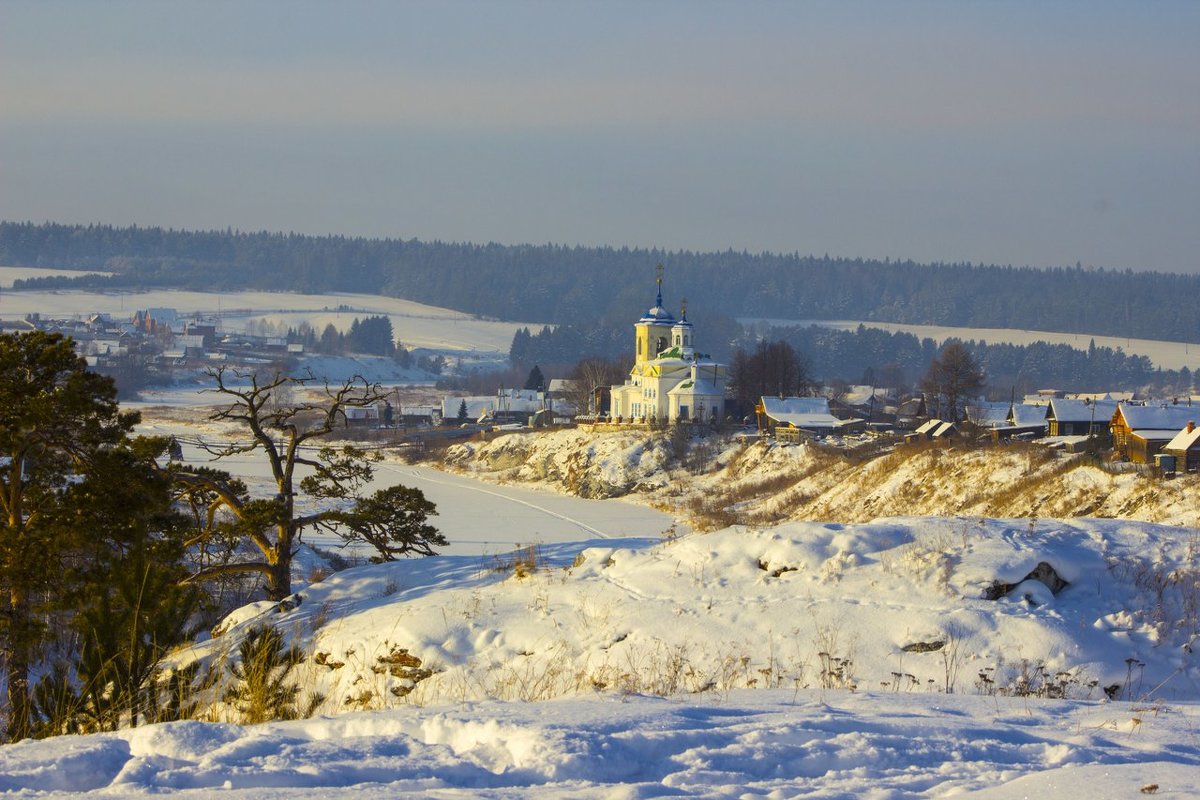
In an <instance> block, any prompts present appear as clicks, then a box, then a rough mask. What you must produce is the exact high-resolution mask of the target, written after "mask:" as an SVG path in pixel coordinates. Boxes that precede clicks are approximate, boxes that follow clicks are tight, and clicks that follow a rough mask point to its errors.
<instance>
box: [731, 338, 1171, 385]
mask: <svg viewBox="0 0 1200 800" xmlns="http://www.w3.org/2000/svg"><path fill="white" fill-rule="evenodd" d="M763 338H765V339H766V340H772V341H774V340H779V341H785V342H787V343H788V344H790V345H791V346H792V347H793V348H794V349H795V350H796V352H797V353H799V354H800V356H801V358H802V359H804V361H805V364H806V367H807V371H808V372H809V373H810V374H811V375H812V376H814V378H815V379H817V380H821V381H824V382H826V383H828V382H834V381H847V382H850V383H860V382H861V383H867V384H875V385H880V386H883V385H887V386H893V387H896V388H911V387H912V386H914V385H915V384H916V382H917V380H918V379H919V378H920V377H921V375H923V374H924V373H925V372H926V370H927V369H928V368H929V365H930V363H932V361H933V359H934V358H936V357H937V355H938V353H939V352H940V351H941V349H942V347H943V346H944V345H945V344H946V342H937V341H935V340H933V339H931V338H923V339H922V338H918V337H916V336H914V335H913V334H911V333H904V332H896V333H891V332H888V331H885V330H882V329H879V328H867V327H864V326H859V327H858V328H857V329H856V330H842V329H837V328H828V327H823V326H817V325H813V326H807V327H772V328H768V329H767V330H766V331H765V332H764V333H763ZM947 341H950V340H947ZM963 344H965V346H966V347H967V350H968V351H969V352H970V353H971V355H972V356H973V357H974V359H975V361H976V362H977V363H978V364H979V365H980V366H981V367H982V368H983V370H984V372H985V374H986V376H987V385H988V387H989V389H990V391H991V392H992V393H993V394H997V395H1003V396H1005V397H1007V396H1008V393H1009V392H1010V391H1012V390H1015V391H1016V392H1017V393H1018V394H1024V393H1027V392H1032V391H1036V390H1037V389H1042V388H1050V387H1055V388H1060V389H1069V390H1073V391H1107V390H1112V389H1120V388H1127V389H1133V388H1153V389H1156V390H1161V391H1168V392H1174V393H1181V394H1182V393H1187V392H1188V391H1189V390H1190V388H1191V385H1192V374H1191V371H1190V370H1188V369H1187V368H1186V367H1185V368H1184V369H1182V370H1159V369H1155V367H1154V365H1153V364H1152V363H1151V361H1150V359H1148V358H1146V357H1145V356H1138V355H1129V354H1128V353H1125V352H1124V351H1123V350H1120V349H1114V348H1111V347H1097V346H1096V344H1095V342H1092V343H1090V345H1089V346H1088V348H1087V349H1086V350H1082V349H1078V348H1074V347H1071V346H1069V345H1065V344H1049V343H1047V342H1033V343H1031V344H1027V345H1020V344H992V343H987V342H977V341H967V342H964V343H963ZM745 349H747V350H749V349H751V346H750V345H747V346H746V348H745Z"/></svg>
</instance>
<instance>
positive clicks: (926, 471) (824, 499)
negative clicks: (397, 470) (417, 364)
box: [446, 429, 1200, 528]
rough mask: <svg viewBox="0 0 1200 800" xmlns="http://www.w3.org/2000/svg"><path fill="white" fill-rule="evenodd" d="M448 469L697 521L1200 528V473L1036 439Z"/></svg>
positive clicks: (499, 462)
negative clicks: (1167, 471) (1074, 452)
mask: <svg viewBox="0 0 1200 800" xmlns="http://www.w3.org/2000/svg"><path fill="white" fill-rule="evenodd" d="M446 458H447V463H448V464H449V465H450V466H451V467H453V468H455V469H459V470H462V471H465V472H468V473H470V474H473V475H476V476H479V477H482V478H485V479H488V480H495V481H512V482H523V483H537V484H541V485H544V486H548V487H553V488H555V489H556V490H558V491H566V492H570V493H572V494H579V495H581V496H584V497H620V496H624V495H631V496H634V497H638V498H640V499H642V500H644V501H646V502H649V503H652V504H654V505H656V506H658V507H661V508H664V509H670V510H672V511H673V512H675V513H677V514H679V515H680V516H682V517H685V518H690V519H691V520H692V521H693V522H695V523H696V524H697V525H698V526H699V527H702V528H703V527H708V528H713V527H722V526H724V525H726V524H730V523H733V522H742V523H748V524H759V525H766V524H773V523H775V522H779V521H783V520H788V519H811V520H822V521H834V522H868V521H870V520H873V519H876V518H878V517H887V516H895V515H900V514H903V515H922V516H954V515H972V516H988V517H1004V518H1015V517H1056V518H1071V517H1104V518H1114V519H1136V520H1144V521H1148V522H1160V523H1165V524H1177V525H1187V526H1197V525H1200V503H1197V502H1196V500H1195V498H1196V496H1197V493H1198V492H1200V477H1198V476H1196V475H1183V476H1180V477H1179V478H1177V479H1175V480H1170V481H1163V480H1152V479H1150V478H1148V477H1146V476H1144V475H1142V474H1140V473H1138V472H1135V471H1129V470H1127V469H1125V468H1124V467H1122V466H1121V465H1115V466H1112V467H1109V466H1103V465H1100V464H1097V463H1096V462H1094V461H1090V460H1088V459H1087V458H1086V457H1083V456H1071V455H1064V454H1055V452H1054V451H1050V450H1047V449H1046V448H1043V447H1040V446H1038V445H1032V444H1016V445H1011V446H1006V447H986V448H963V447H954V446H951V447H945V446H941V445H932V444H926V445H918V446H900V447H897V448H895V449H894V450H893V451H891V452H890V453H887V454H885V455H883V456H880V457H877V458H874V459H866V460H864V459H860V458H855V457H853V456H852V455H847V454H846V453H845V452H841V451H836V450H832V449H829V448H823V447H820V446H817V445H814V444H799V445H788V444H784V445H780V444H774V443H761V442H757V441H752V442H746V441H742V440H736V439H728V438H726V439H715V438H714V439H697V440H690V441H683V442H681V441H679V440H673V439H672V438H671V437H669V436H667V435H664V434H659V433H653V434H652V433H646V432H628V431H618V432H605V433H600V434H593V433H591V432H590V431H585V430H579V429H577V430H564V431H556V432H550V433H526V434H511V435H507V436H501V437H498V438H496V439H494V440H491V441H488V442H471V443H467V444H461V445H456V446H455V447H453V448H451V449H450V450H449V451H448V453H447V457H446Z"/></svg>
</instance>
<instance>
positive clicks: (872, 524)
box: [0, 420, 1200, 800]
mask: <svg viewBox="0 0 1200 800" xmlns="http://www.w3.org/2000/svg"><path fill="white" fill-rule="evenodd" d="M159 424H162V425H167V426H168V427H169V425H170V424H172V423H170V422H169V421H166V420H164V421H162V422H161V423H159ZM214 433H215V431H214ZM451 456H452V457H453V459H454V461H455V464H456V465H457V467H458V468H459V469H463V470H465V471H469V472H473V473H475V474H482V475H485V476H487V477H489V478H490V479H492V480H493V481H497V480H508V481H514V482H520V483H521V484H522V486H521V492H522V499H521V502H522V503H525V504H526V505H529V503H530V501H529V499H528V494H529V488H528V486H527V485H525V484H526V483H527V482H528V483H531V484H535V485H536V484H540V485H541V487H542V492H543V493H546V496H547V497H549V494H548V493H549V492H551V491H553V492H556V493H558V494H559V497H558V499H560V500H563V501H565V500H568V499H570V498H565V497H562V493H564V492H568V491H569V492H574V493H578V494H582V495H590V496H614V495H623V494H628V495H630V496H631V497H637V498H640V499H643V500H647V501H649V502H651V503H653V504H656V505H658V506H661V507H664V508H671V509H674V510H676V511H677V512H678V513H680V515H681V519H680V524H679V525H678V526H677V527H675V528H668V529H667V531H666V532H665V533H664V534H662V535H656V536H645V535H639V536H628V537H627V538H617V537H619V536H621V535H622V534H621V533H620V531H621V530H622V526H623V525H624V524H625V523H624V520H625V519H626V517H625V515H626V514H627V511H626V510H625V509H627V508H628V507H629V506H628V504H627V503H623V502H620V501H615V502H613V507H614V511H613V513H612V519H611V524H605V523H603V522H602V521H599V520H593V521H592V522H591V523H589V524H590V525H591V526H592V527H593V528H594V529H595V530H596V531H597V534H598V535H599V536H607V537H613V538H594V539H590V540H586V541H578V538H579V535H580V527H579V524H578V523H577V521H575V520H573V519H571V518H570V517H569V515H567V514H562V513H556V514H554V515H553V516H547V517H546V519H547V520H549V522H547V523H545V524H544V525H543V527H541V528H540V529H539V530H538V531H537V532H536V535H532V534H533V533H534V532H532V531H527V533H530V534H531V535H530V536H528V537H527V538H526V539H524V540H525V541H538V540H540V541H541V542H542V544H540V545H533V546H530V547H527V548H523V549H520V550H517V551H515V552H510V553H501V554H497V555H483V556H481V555H445V556H436V557H431V558H424V559H417V560H410V561H401V562H397V563H391V564H381V565H374V566H364V567H358V568H354V569H349V570H344V571H341V572H337V573H333V574H331V575H328V576H326V577H324V578H323V579H320V578H321V575H320V573H319V571H317V570H310V569H306V568H301V569H300V570H299V571H298V572H297V575H296V578H297V581H296V584H295V585H296V588H297V592H296V594H295V595H293V596H292V597H290V598H288V600H286V601H285V602H284V603H272V602H260V603H255V604H252V605H249V606H246V607H244V608H241V609H238V610H237V611H235V612H234V613H232V614H231V615H229V616H228V617H227V618H226V619H225V620H224V621H223V622H222V623H221V624H220V625H218V626H217V628H216V629H215V630H214V631H213V632H212V634H211V636H208V637H206V638H205V639H204V640H203V641H201V642H199V643H196V644H194V645H191V646H189V647H187V648H184V649H181V650H179V651H177V652H175V653H173V654H172V656H171V658H170V664H169V665H168V666H169V667H171V668H178V667H183V666H186V665H188V664H192V663H198V664H200V665H201V666H202V667H203V669H202V670H201V672H202V673H203V672H208V673H209V674H210V675H211V676H212V678H213V680H214V683H213V684H212V685H211V686H208V687H207V688H202V689H200V690H199V692H198V693H197V695H196V696H195V698H194V699H195V700H196V701H197V702H198V704H199V705H198V716H199V717H200V719H198V720H193V721H185V722H174V723H166V724H160V725H151V726H144V727H142V728H138V729H136V730H131V731H120V732H116V733H108V734H96V735H92V736H86V737H58V738H55V739H51V740H45V741H41V742H24V743H18V744H16V745H10V746H7V747H3V748H0V791H8V792H11V793H13V795H14V796H17V797H34V796H36V797H46V796H65V795H77V794H86V795H96V796H105V797H112V796H117V797H122V796H140V795H147V794H158V793H163V792H167V793H178V794H179V795H181V796H204V797H207V796H210V795H213V794H224V795H228V796H230V797H238V798H253V799H254V800H260V799H264V798H284V797H286V798H293V799H294V798H305V800H307V799H308V798H317V797H327V796H329V795H330V794H331V793H336V794H337V796H339V797H357V796H363V797H366V796H371V797H378V796H380V795H381V794H382V795H384V796H421V797H453V798H462V797H514V798H515V797H528V796H531V795H536V796H545V797H597V798H599V797H605V798H608V797H648V796H663V795H672V794H677V795H687V796H706V797H746V796H751V797H753V796H764V797H791V796H798V795H804V796H813V797H829V798H833V797H838V798H845V797H879V798H883V797H888V798H910V797H911V798H916V797H928V796H942V795H947V794H961V795H965V796H971V797H978V798H993V799H994V800H1010V799H1011V798H1018V797H1027V796H1031V795H1047V796H1059V795H1061V794H1062V793H1063V791H1065V789H1064V787H1070V791H1071V792H1072V793H1081V794H1085V795H1087V796H1089V797H1095V798H1104V797H1130V796H1133V795H1136V794H1138V793H1139V792H1142V791H1144V792H1146V793H1147V794H1150V793H1154V794H1157V795H1159V796H1177V797H1185V796H1190V794H1191V793H1192V792H1193V790H1194V787H1195V786H1196V785H1197V784H1200V740H1198V739H1197V738H1196V733H1195V732H1196V730H1197V729H1198V720H1197V714H1198V713H1200V663H1198V662H1197V655H1196V653H1195V648H1196V644H1197V636H1198V635H1200V569H1198V568H1197V566H1196V562H1197V548H1198V547H1200V534H1198V533H1197V531H1196V529H1195V528H1194V527H1187V526H1185V525H1182V524H1180V523H1184V522H1186V523H1187V524H1188V525H1193V524H1194V519H1195V517H1194V514H1195V513H1196V509H1195V503H1194V502H1189V498H1188V492H1189V491H1194V488H1195V484H1194V483H1192V482H1189V481H1188V480H1186V479H1181V480H1178V481H1173V482H1153V481H1147V480H1145V479H1142V478H1138V477H1137V476H1135V475H1132V474H1111V473H1109V472H1107V471H1104V470H1102V469H1100V468H1098V467H1095V466H1078V467H1075V466H1072V465H1071V464H1070V463H1068V462H1066V461H1062V460H1059V459H1057V458H1051V457H1047V456H1043V455H1040V454H1039V453H1038V451H1035V450H1032V449H1024V448H1010V449H1003V450H995V451H975V450H972V451H964V452H956V451H944V450H939V449H932V448H916V449H913V450H909V451H897V452H896V453H895V454H892V455H885V456H883V457H881V458H879V459H876V460H872V461H864V462H861V463H857V464H856V463H854V461H853V460H852V459H847V458H845V457H843V456H840V455H837V454H833V453H830V452H827V451H824V450H821V449H819V448H816V447H810V446H796V447H763V446H760V445H757V444H749V445H748V444H743V443H738V442H735V441H730V442H728V443H726V444H724V445H722V446H720V447H714V446H712V445H711V444H708V443H696V442H691V443H684V442H681V441H679V440H676V441H672V440H671V439H670V438H663V437H657V438H656V437H647V436H644V435H637V434H614V435H606V436H596V437H589V436H587V435H586V434H585V433H584V432H581V431H573V432H560V433H554V434H547V435H512V436H505V437H501V438H498V439H496V440H494V441H491V442H488V443H472V444H470V445H469V446H464V447H456V448H453V449H452V452H451ZM382 466H383V467H386V468H387V469H385V470H384V471H385V472H386V473H387V474H389V475H391V476H392V477H394V478H398V479H401V480H403V479H405V476H406V475H407V474H408V473H406V471H405V468H404V467H403V465H402V464H400V463H399V462H395V461H390V462H385V464H384V465H382ZM251 472H252V470H251ZM422 474H423V473H422ZM413 476H416V477H418V478H419V476H417V475H416V473H415V472H414V473H413ZM410 477H412V476H410ZM455 480H460V479H459V478H456V479H455ZM482 488H483V489H485V491H477V492H464V493H460V494H457V495H455V496H456V497H457V498H458V500H457V502H458V503H476V504H478V505H479V509H478V510H479V511H480V513H479V514H476V515H473V516H457V515H451V514H447V517H446V518H447V519H455V520H461V522H455V523H453V525H454V527H453V529H446V531H445V532H446V533H447V535H448V536H450V538H451V539H452V540H454V539H455V538H457V537H460V536H481V535H484V536H486V529H487V526H488V525H489V522H488V520H491V523H490V524H491V525H493V526H498V527H503V526H504V525H506V524H507V523H506V522H505V520H506V519H508V517H506V516H504V515H503V514H502V513H498V512H497V510H496V509H497V508H498V504H501V503H504V502H505V500H504V499H503V498H504V493H505V492H506V491H508V490H509V487H506V486H502V485H494V484H493V486H491V487H482ZM1059 495H1062V499H1060V498H1059ZM1076 496H1077V499H1069V498H1072V497H1076ZM576 502H579V501H576ZM610 502H612V501H610ZM1089 503H1090V504H1091V505H1090V506H1088V504H1089ZM1006 504H1007V505H1006ZM1022 504H1024V505H1022ZM534 505H538V503H534ZM544 505H546V506H547V507H548V506H549V505H550V503H548V502H547V503H545V504H544ZM595 505H598V506H603V505H604V504H603V503H600V504H595ZM991 507H1005V508H1017V507H1023V508H1027V509H1028V510H1029V512H1034V513H1036V516H1034V515H1033V513H1028V512H1027V513H1019V514H1012V515H1010V516H1011V518H1009V519H996V518H992V517H990V516H986V515H983V514H982V510H983V509H986V508H991ZM1085 507H1087V508H1090V513H1093V514H1095V513H1100V512H1103V511H1105V510H1106V509H1110V510H1112V513H1114V514H1121V515H1123V516H1126V517H1135V516H1138V515H1141V516H1142V519H1150V518H1158V519H1165V520H1169V521H1170V522H1171V523H1173V524H1155V523H1152V522H1147V521H1138V520H1134V519H1096V518H1081V519H1059V518H1054V517H1052V516H1050V514H1051V513H1056V512H1055V510H1056V509H1057V510H1058V511H1059V512H1062V513H1064V516H1066V515H1068V514H1070V513H1073V511H1075V510H1084V509H1085ZM964 509H966V510H967V511H968V513H957V512H959V511H961V510H964ZM901 512H910V513H913V514H925V513H931V514H936V516H895V515H896V514H898V513H901ZM589 513H600V512H592V511H589ZM809 513H811V514H825V515H828V518H829V519H834V520H838V515H841V516H842V517H843V518H842V519H841V520H838V521H832V522H830V521H821V522H815V521H804V520H802V519H799V517H802V516H804V515H806V514H809ZM1189 515H1192V516H1189ZM683 516H687V517H689V518H692V519H695V520H697V521H698V522H702V523H705V524H707V525H711V526H713V527H714V528H715V530H713V531H712V532H708V533H692V532H689V530H688V525H687V524H685V521H684V519H683V518H682V517H683ZM725 517H733V518H739V517H740V518H742V519H746V520H754V522H753V524H742V523H739V524H732V525H725V524H722V519H723V518H725ZM868 518H869V519H870V521H860V520H865V519H868ZM468 519H474V520H476V522H474V523H472V524H475V525H478V526H480V528H479V530H476V529H474V528H472V529H470V530H467V529H466V528H460V526H461V525H465V524H467V523H466V522H465V520H468ZM781 519H784V520H787V521H783V522H776V520H781ZM1188 520H1192V522H1188ZM555 526H558V527H557V528H556V527H555ZM601 531H603V533H600V532H601ZM519 534H520V532H514V531H504V532H503V535H504V537H505V538H506V540H507V541H522V538H521V537H520V535H519ZM588 535H589V536H590V535H592V534H588ZM308 580H316V582H313V583H307V582H306V581H308ZM264 625H265V626H270V628H272V629H274V630H276V631H279V632H280V633H282V634H283V638H284V640H285V641H286V643H287V644H289V645H294V646H295V647H296V648H298V649H299V651H300V653H302V654H303V660H302V661H300V662H299V664H298V665H297V666H296V667H295V669H294V670H293V672H292V673H291V676H292V680H294V681H295V685H296V686H297V687H298V697H297V698H296V701H297V702H296V707H297V708H298V709H303V708H305V707H309V706H311V707H312V708H313V709H314V710H315V713H316V715H317V716H314V717H311V718H309V719H303V720H295V721H290V722H273V723H268V724H264V725H243V724H241V723H242V722H243V718H242V712H241V711H240V710H239V708H238V703H237V701H236V700H234V699H233V694H231V692H232V691H233V690H236V689H238V688H239V686H240V685H241V681H240V680H239V679H238V678H237V677H236V676H235V674H234V672H233V670H232V669H231V668H232V667H233V666H234V665H235V664H236V663H237V661H238V659H239V656H238V648H239V645H240V644H241V643H242V642H243V641H244V640H245V639H246V637H247V636H248V635H250V634H251V632H252V631H254V630H256V629H260V628H261V627H262V626H264Z"/></svg>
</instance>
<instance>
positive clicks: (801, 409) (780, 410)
mask: <svg viewBox="0 0 1200 800" xmlns="http://www.w3.org/2000/svg"><path fill="white" fill-rule="evenodd" d="M762 406H763V411H764V412H766V415H767V416H768V417H770V418H771V419H773V420H775V422H776V423H778V424H781V425H792V426H794V427H797V428H840V427H842V426H843V425H847V424H850V423H852V422H858V420H845V419H838V418H837V417H835V416H834V415H833V414H830V413H829V400H827V399H826V398H824V397H784V398H782V399H781V398H778V397H764V398H762Z"/></svg>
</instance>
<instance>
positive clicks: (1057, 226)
mask: <svg viewBox="0 0 1200 800" xmlns="http://www.w3.org/2000/svg"><path fill="white" fill-rule="evenodd" d="M1198 43H1200V2H1194V1H1193V0H1188V1H1187V2H1164V1H1163V0H1154V2H1143V3H1136V2H1102V1H1101V0H1089V1H1088V2H1052V0H1037V1H1036V2H1020V1H1019V0H1007V1H1006V2H982V0H979V1H977V2H967V1H965V0H952V1H949V0H948V1H947V2H898V1H888V2H882V1H881V2H845V1H844V0H839V2H830V3H818V2H799V1H798V0H797V2H788V3H784V2H776V3H765V2H763V3H710V2H702V1H700V0H688V1H687V2H665V1H664V0H639V1H638V2H628V3H626V2H593V3H583V2H571V1H570V0H559V1H558V2H549V1H548V0H547V2H502V1H499V0H493V1H491V2H437V3H416V2H413V3H406V2H377V3H371V2H344V1H340V2H321V3H302V2H294V1H292V0H288V1H287V2H283V1H282V0H281V1H280V2H273V3H266V2H261V3H253V2H246V1H245V0H239V2H213V0H203V1H200V0H198V1H197V2H168V1H166V0H154V1H153V2H151V1H149V0H147V2H112V1H110V0H104V2H100V0H89V1H87V2H84V1H82V0H81V1H80V2H54V1H53V0H30V1H29V2H17V1H16V0H0V218H2V219H9V220H34V221H43V220H56V221H63V222H106V223H112V224H117V225H126V224H130V223H137V224H139V225H164V226H174V227H185V228H224V227H226V226H232V227H234V228H241V229H244V230H258V229H270V230H285V231H287V230H294V231H301V232H306V233H345V234H362V235H370V236H392V237H402V238H412V237H416V238H419V239H443V240H467V241H477V242H484V241H498V242H505V243H516V242H538V243H540V242H558V243H563V244H576V243H578V244H612V245H644V246H652V245H657V246H661V247H667V248H672V249H674V248H687V249H693V250H708V249H724V248H727V247H733V248H735V249H748V250H752V251H758V250H772V251H788V252H790V251H799V252H800V253H803V254H807V253H815V254H822V253H830V254H831V255H842V256H850V257H856V256H863V257H879V258H882V257H884V256H890V257H892V258H913V259H917V260H922V261H928V260H940V261H962V260H967V261H972V262H980V261H982V262H987V263H1002V264H1003V263H1011V264H1033V265H1039V266H1042V265H1060V264H1074V263H1075V262H1076V261H1080V262H1082V263H1084V264H1085V265H1097V266H1106V267H1117V268H1125V267H1131V268H1134V269H1159V270H1169V271H1187V272H1195V271H1200V44H1198Z"/></svg>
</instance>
